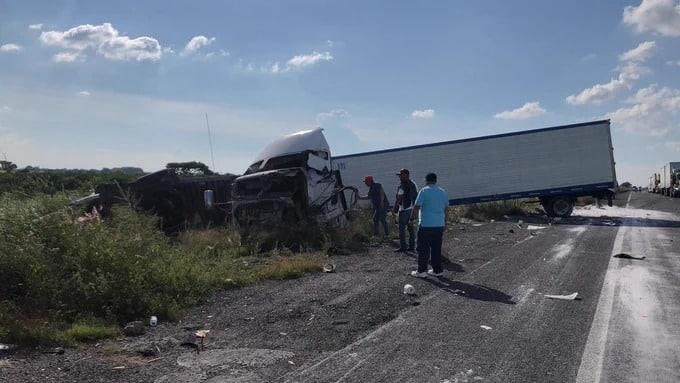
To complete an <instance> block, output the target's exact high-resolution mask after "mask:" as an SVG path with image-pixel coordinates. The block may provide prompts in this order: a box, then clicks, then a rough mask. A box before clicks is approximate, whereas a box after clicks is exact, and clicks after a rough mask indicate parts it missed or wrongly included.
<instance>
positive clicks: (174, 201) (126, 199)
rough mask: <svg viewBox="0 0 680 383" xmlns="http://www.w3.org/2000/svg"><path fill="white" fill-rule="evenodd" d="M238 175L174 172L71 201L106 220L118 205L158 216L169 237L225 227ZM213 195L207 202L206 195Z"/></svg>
mask: <svg viewBox="0 0 680 383" xmlns="http://www.w3.org/2000/svg"><path fill="white" fill-rule="evenodd" d="M236 177H237V176H236V175H233V174H226V175H204V176H180V175H178V174H177V173H176V172H175V170H173V169H164V170H160V171H157V172H154V173H151V174H147V175H145V176H142V177H140V178H138V179H137V180H135V181H133V182H129V183H108V184H100V185H97V186H96V187H95V191H94V193H92V194H91V195H89V196H87V197H83V198H79V199H75V200H73V201H71V205H74V206H83V207H84V208H85V210H86V211H88V212H90V211H92V209H96V210H97V212H98V213H99V214H101V216H103V217H106V216H108V215H109V214H110V213H111V209H112V207H113V206H115V205H128V206H130V207H132V208H134V209H135V210H138V211H143V212H145V213H149V214H153V215H156V216H157V217H158V218H159V220H160V222H159V223H160V226H161V228H162V229H163V231H165V232H166V233H168V234H173V233H177V232H179V231H181V230H184V229H187V228H196V227H208V226H213V225H223V224H225V223H227V222H229V221H230V219H231V209H230V204H229V200H230V197H231V185H232V182H233V181H234V179H236ZM206 193H207V194H209V195H211V197H212V198H211V201H210V203H205V201H204V195H206Z"/></svg>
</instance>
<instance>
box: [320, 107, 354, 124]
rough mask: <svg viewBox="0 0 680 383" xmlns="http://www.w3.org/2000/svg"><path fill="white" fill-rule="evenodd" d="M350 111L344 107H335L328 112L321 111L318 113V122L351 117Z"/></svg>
mask: <svg viewBox="0 0 680 383" xmlns="http://www.w3.org/2000/svg"><path fill="white" fill-rule="evenodd" d="M350 116H351V115H350V113H349V112H348V111H346V110H344V109H333V110H330V111H328V112H321V113H319V114H317V115H316V121H317V122H324V121H328V120H331V119H341V118H348V117H350Z"/></svg>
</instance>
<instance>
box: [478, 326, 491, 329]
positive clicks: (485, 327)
mask: <svg viewBox="0 0 680 383" xmlns="http://www.w3.org/2000/svg"><path fill="white" fill-rule="evenodd" d="M479 327H481V328H483V329H484V330H491V327H489V326H487V325H481V326H479Z"/></svg>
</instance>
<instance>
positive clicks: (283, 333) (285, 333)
mask: <svg viewBox="0 0 680 383" xmlns="http://www.w3.org/2000/svg"><path fill="white" fill-rule="evenodd" d="M279 335H281V336H286V335H288V333H287V332H280V333H279Z"/></svg>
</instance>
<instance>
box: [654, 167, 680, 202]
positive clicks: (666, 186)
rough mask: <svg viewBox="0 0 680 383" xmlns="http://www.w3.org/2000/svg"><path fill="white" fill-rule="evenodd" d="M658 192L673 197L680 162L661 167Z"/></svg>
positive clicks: (679, 173) (675, 192)
mask: <svg viewBox="0 0 680 383" xmlns="http://www.w3.org/2000/svg"><path fill="white" fill-rule="evenodd" d="M660 170H661V174H660V181H661V182H660V184H659V192H660V193H661V194H663V195H665V196H669V197H675V196H676V195H677V190H676V189H677V188H678V180H677V179H678V175H680V162H669V163H667V164H664V166H662V167H661V169H660Z"/></svg>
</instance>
